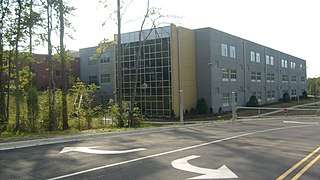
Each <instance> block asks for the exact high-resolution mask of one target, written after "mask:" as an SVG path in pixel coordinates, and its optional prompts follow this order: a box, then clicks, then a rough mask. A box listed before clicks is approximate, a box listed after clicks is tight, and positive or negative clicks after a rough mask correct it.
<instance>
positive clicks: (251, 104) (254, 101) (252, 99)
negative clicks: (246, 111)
mask: <svg viewBox="0 0 320 180" xmlns="http://www.w3.org/2000/svg"><path fill="white" fill-rule="evenodd" d="M258 105H259V102H258V99H257V97H256V96H251V97H250V100H249V102H248V103H247V106H248V107H257V106H258Z"/></svg>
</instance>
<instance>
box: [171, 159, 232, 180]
mask: <svg viewBox="0 0 320 180" xmlns="http://www.w3.org/2000/svg"><path fill="white" fill-rule="evenodd" d="M198 157H200V156H196V155H192V156H188V157H185V158H181V159H177V160H174V161H172V162H171V165H172V166H173V167H174V168H176V169H179V170H183V171H188V172H193V173H199V174H203V175H201V176H197V177H193V178H189V179H228V178H238V176H237V175H236V174H234V173H233V172H232V171H231V170H230V169H229V168H227V166H225V165H223V166H221V167H220V168H219V169H206V168H200V167H196V166H193V165H191V164H189V163H188V161H189V160H191V159H195V158H198Z"/></svg>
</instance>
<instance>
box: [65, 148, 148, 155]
mask: <svg viewBox="0 0 320 180" xmlns="http://www.w3.org/2000/svg"><path fill="white" fill-rule="evenodd" d="M95 148H99V147H64V148H63V149H62V150H61V151H60V154H61V153H67V152H71V151H76V152H82V153H89V154H125V153H131V152H137V151H143V150H146V149H145V148H137V149H129V150H123V151H108V150H99V149H95Z"/></svg>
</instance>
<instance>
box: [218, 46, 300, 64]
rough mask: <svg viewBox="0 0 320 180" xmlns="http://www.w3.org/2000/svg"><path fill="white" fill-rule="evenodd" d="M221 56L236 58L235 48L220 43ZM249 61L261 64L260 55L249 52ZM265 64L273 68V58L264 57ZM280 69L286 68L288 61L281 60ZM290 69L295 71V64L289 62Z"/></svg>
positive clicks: (269, 56)
mask: <svg viewBox="0 0 320 180" xmlns="http://www.w3.org/2000/svg"><path fill="white" fill-rule="evenodd" d="M221 56H224V57H231V58H236V47H235V46H232V45H227V44H224V43H221ZM250 61H251V62H257V63H261V55H260V53H259V52H254V51H250ZM266 64H267V65H272V66H273V65H274V64H275V60H274V57H273V56H271V55H266ZM281 67H283V68H288V60H285V59H281ZM290 67H291V69H296V63H295V62H290ZM300 70H302V64H300Z"/></svg>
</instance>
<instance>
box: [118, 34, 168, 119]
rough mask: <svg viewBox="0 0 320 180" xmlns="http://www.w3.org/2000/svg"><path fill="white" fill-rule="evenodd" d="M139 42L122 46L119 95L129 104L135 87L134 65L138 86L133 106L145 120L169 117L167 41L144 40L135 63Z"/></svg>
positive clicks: (160, 39)
mask: <svg viewBox="0 0 320 180" xmlns="http://www.w3.org/2000/svg"><path fill="white" fill-rule="evenodd" d="M138 51H139V42H129V43H123V44H122V52H123V56H122V70H123V77H122V78H123V79H122V82H123V83H122V88H123V89H122V94H123V100H124V101H127V102H130V100H131V96H132V93H133V89H134V83H135V71H136V68H135V62H136V65H137V66H138V83H137V93H136V98H135V102H136V105H137V106H138V107H140V110H141V112H142V114H144V115H147V116H155V117H160V116H170V114H171V109H172V107H171V106H172V95H171V48H170V37H165V38H156V39H151V40H146V41H145V42H144V43H143V45H142V49H141V51H140V53H141V61H139V60H137V58H138V56H137V54H138V53H139V52H138Z"/></svg>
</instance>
